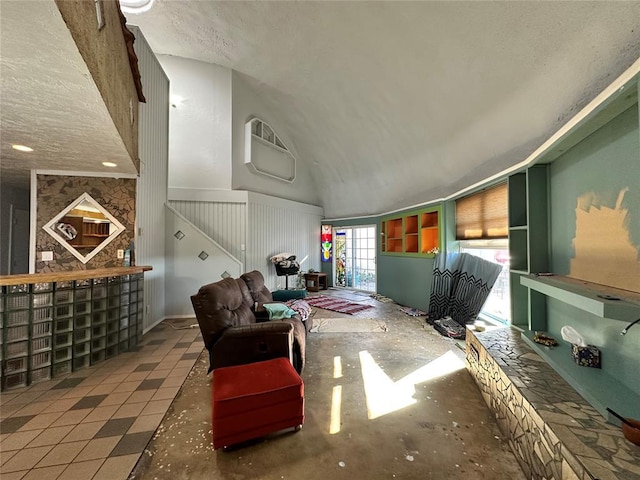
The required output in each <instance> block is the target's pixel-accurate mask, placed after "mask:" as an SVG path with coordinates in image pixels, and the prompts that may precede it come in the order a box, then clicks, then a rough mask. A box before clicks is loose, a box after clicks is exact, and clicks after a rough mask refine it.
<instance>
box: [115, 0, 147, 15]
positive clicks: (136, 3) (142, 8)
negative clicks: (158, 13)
mask: <svg viewBox="0 0 640 480" xmlns="http://www.w3.org/2000/svg"><path fill="white" fill-rule="evenodd" d="M153 2H154V0H120V8H121V9H122V11H123V12H124V13H144V12H146V11H148V10H149V9H150V8H151V7H153Z"/></svg>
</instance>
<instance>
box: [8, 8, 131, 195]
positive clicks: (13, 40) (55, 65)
mask: <svg viewBox="0 0 640 480" xmlns="http://www.w3.org/2000/svg"><path fill="white" fill-rule="evenodd" d="M0 58H1V70H0V86H1V90H0V92H1V95H0V133H1V137H0V167H1V168H0V175H1V176H2V183H3V184H4V185H7V184H9V185H14V186H21V187H24V188H28V186H29V183H28V182H29V170H30V169H49V170H66V171H69V170H71V171H80V172H109V173H113V169H109V168H108V167H104V166H103V165H102V162H103V161H111V162H114V163H116V164H118V168H117V171H118V172H120V173H129V174H135V173H136V169H135V166H134V164H133V162H132V160H131V157H130V156H129V154H128V152H127V150H126V147H125V145H124V143H123V142H122V139H121V137H120V135H119V134H118V131H117V129H116V127H115V125H114V123H113V121H112V119H111V116H110V115H109V112H108V111H107V108H106V106H105V104H104V101H103V100H102V97H101V96H100V92H99V91H98V89H97V87H96V85H95V83H94V82H93V80H92V77H91V74H90V73H89V70H88V68H87V66H86V64H85V63H84V61H83V59H82V57H81V55H80V53H79V52H78V48H77V47H76V45H75V43H74V41H73V38H72V37H71V34H70V32H69V30H68V29H67V27H66V25H65V23H64V20H63V19H62V17H61V15H60V12H59V11H58V8H57V7H56V4H55V2H54V1H53V0H39V1H9V0H2V1H0ZM12 144H21V145H27V146H29V147H31V148H33V149H34V151H33V152H31V153H23V152H18V151H16V150H13V149H12V148H11V145H12Z"/></svg>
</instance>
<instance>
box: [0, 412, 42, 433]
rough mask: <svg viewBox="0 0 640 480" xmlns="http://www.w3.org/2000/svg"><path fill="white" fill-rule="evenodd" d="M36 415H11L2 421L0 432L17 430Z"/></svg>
mask: <svg viewBox="0 0 640 480" xmlns="http://www.w3.org/2000/svg"><path fill="white" fill-rule="evenodd" d="M33 417H35V415H24V416H22V417H9V418H5V419H4V420H2V422H0V433H13V432H16V431H17V430H18V429H19V428H20V427H22V426H23V425H24V424H25V423H27V422H28V421H29V420H31V419H32V418H33Z"/></svg>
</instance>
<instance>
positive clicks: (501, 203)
mask: <svg viewBox="0 0 640 480" xmlns="http://www.w3.org/2000/svg"><path fill="white" fill-rule="evenodd" d="M507 201H508V197H507V184H506V183H501V184H500V185H497V186H494V187H491V188H488V189H486V190H482V191H480V192H477V193H474V194H471V195H468V196H466V197H463V198H460V199H458V200H456V239H457V240H485V239H494V238H508V236H509V222H508V219H507V216H508V206H507V205H508V203H507Z"/></svg>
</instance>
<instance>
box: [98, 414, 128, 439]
mask: <svg viewBox="0 0 640 480" xmlns="http://www.w3.org/2000/svg"><path fill="white" fill-rule="evenodd" d="M135 420H136V418H135V417H127V418H113V419H111V420H109V421H108V422H107V423H105V424H104V425H103V426H102V428H101V429H100V430H98V433H96V434H95V435H94V436H93V438H104V437H115V436H117V435H124V434H125V433H127V430H129V428H130V427H131V425H133V422H135Z"/></svg>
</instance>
